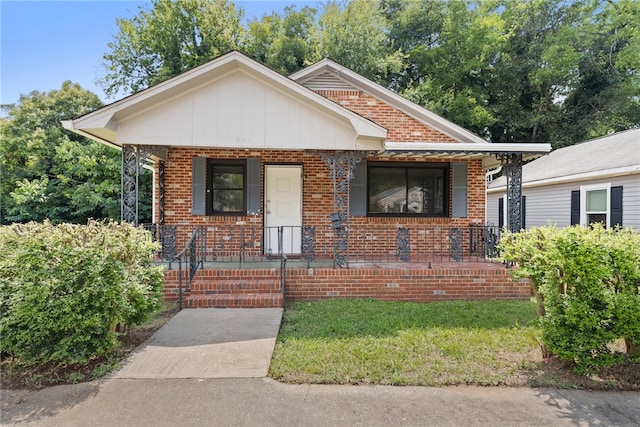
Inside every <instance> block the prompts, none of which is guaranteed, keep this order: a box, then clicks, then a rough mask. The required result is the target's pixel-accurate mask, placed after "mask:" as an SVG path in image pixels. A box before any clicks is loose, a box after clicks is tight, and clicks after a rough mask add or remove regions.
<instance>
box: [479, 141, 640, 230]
mask: <svg viewBox="0 0 640 427" xmlns="http://www.w3.org/2000/svg"><path fill="white" fill-rule="evenodd" d="M505 184H506V178H505V177H500V178H498V179H496V180H494V181H493V182H491V183H490V184H489V185H488V190H487V222H489V223H493V224H497V225H498V226H500V227H502V226H503V225H505V218H506V212H505V204H506V203H505V198H506V195H505V193H506V187H505ZM522 195H523V199H522V206H523V220H524V223H523V228H528V227H538V226H544V225H547V224H549V223H552V224H555V225H557V226H558V227H566V226H569V225H574V224H582V225H587V224H590V223H594V222H601V223H603V224H605V226H606V227H607V228H610V227H614V226H616V225H619V226H622V227H633V228H636V229H639V230H640V129H631V130H627V131H624V132H618V133H615V134H612V135H608V136H605V137H602V138H597V139H593V140H590V141H586V142H582V143H579V144H576V145H572V146H569V147H564V148H560V149H558V150H555V151H553V152H551V154H549V155H547V156H545V157H542V158H539V159H537V160H534V161H532V162H531V163H528V164H526V165H524V166H523V168H522Z"/></svg>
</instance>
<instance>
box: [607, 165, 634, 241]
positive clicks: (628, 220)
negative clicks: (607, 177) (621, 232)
mask: <svg viewBox="0 0 640 427" xmlns="http://www.w3.org/2000/svg"><path fill="white" fill-rule="evenodd" d="M614 182H615V184H614ZM611 184H612V185H622V186H623V189H622V226H623V227H633V228H635V229H637V230H640V174H638V175H629V176H625V177H620V178H617V179H615V180H614V181H612V183H611Z"/></svg>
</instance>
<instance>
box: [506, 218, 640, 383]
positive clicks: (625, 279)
mask: <svg viewBox="0 0 640 427" xmlns="http://www.w3.org/2000/svg"><path fill="white" fill-rule="evenodd" d="M500 248H501V251H502V256H503V258H504V259H505V260H510V261H515V262H516V263H517V267H516V268H515V270H514V272H513V275H514V276H515V277H517V278H524V277H528V278H530V279H531V280H532V282H533V292H534V294H535V295H536V297H537V298H538V301H539V305H540V306H541V308H542V309H541V310H539V314H540V315H541V324H542V327H543V333H542V340H543V342H544V344H545V345H546V347H547V349H548V350H550V351H551V352H552V353H554V354H556V355H558V356H560V357H562V358H563V359H566V360H569V361H571V362H573V363H574V366H575V369H576V371H578V372H589V371H593V370H594V369H598V368H602V367H607V366H611V365H614V364H616V363H617V361H619V360H621V358H620V357H619V354H616V353H615V352H613V351H612V350H611V344H612V343H613V342H614V341H616V340H618V339H620V338H623V339H624V340H625V342H626V347H627V352H628V353H634V354H635V353H637V352H638V348H639V347H638V344H640V234H638V233H637V232H635V231H634V230H632V229H625V230H621V229H617V230H606V229H604V227H603V226H602V225H600V224H596V225H594V226H592V227H580V226H574V227H567V228H563V229H557V228H555V227H553V226H547V227H540V228H533V229H531V230H527V231H521V232H520V233H514V234H512V233H507V234H506V235H505V236H503V238H502V240H501V243H500Z"/></svg>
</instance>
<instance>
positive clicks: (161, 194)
mask: <svg viewBox="0 0 640 427" xmlns="http://www.w3.org/2000/svg"><path fill="white" fill-rule="evenodd" d="M164 168H165V162H164V160H160V161H159V162H158V224H160V225H164V207H165V169H164Z"/></svg>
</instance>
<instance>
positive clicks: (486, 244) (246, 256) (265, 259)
mask: <svg viewBox="0 0 640 427" xmlns="http://www.w3.org/2000/svg"><path fill="white" fill-rule="evenodd" d="M149 228H150V229H151V230H152V231H153V233H154V238H155V239H156V240H157V241H158V242H160V243H161V246H162V249H161V251H160V252H159V253H158V258H159V259H160V260H162V261H163V262H165V263H167V264H168V266H169V268H172V264H173V263H175V262H176V260H177V259H178V254H177V253H176V248H177V247H186V246H185V245H186V244H187V242H189V241H190V240H189V239H190V237H191V236H192V233H193V232H194V231H198V233H197V234H198V236H199V237H198V238H197V239H195V240H194V241H193V242H191V243H190V244H191V245H192V249H191V250H190V253H193V254H195V256H196V258H197V259H198V260H199V262H201V263H202V264H203V265H204V264H207V265H210V266H212V267H215V266H218V267H234V268H245V267H252V266H255V265H256V264H258V263H268V264H270V265H273V267H277V266H279V265H280V266H282V267H283V268H282V273H283V274H286V272H285V271H284V270H285V267H286V263H287V261H288V262H290V263H297V264H302V265H305V266H306V267H313V266H316V267H320V266H332V265H333V266H334V267H336V263H335V262H334V260H335V258H336V256H340V257H344V260H345V261H346V262H345V263H343V264H340V265H337V266H339V267H345V266H346V267H348V266H349V265H351V264H354V263H375V262H377V263H381V262H406V263H423V264H431V263H442V262H486V261H493V260H495V259H496V258H497V256H498V249H497V244H498V242H499V240H500V235H501V229H500V228H499V227H496V226H491V225H471V226H462V227H456V226H449V225H426V226H422V225H419V226H413V225H408V226H400V225H373V226H372V225H355V226H354V225H348V226H345V227H344V228H343V229H341V230H340V233H337V232H336V229H335V227H333V226H331V225H327V226H314V227H311V226H301V227H300V226H280V227H258V226H252V225H244V224H242V225H240V224H239V225H235V224H234V225H216V226H199V227H194V226H188V225H172V226H167V225H165V226H159V225H153V226H149ZM183 252H184V249H183ZM181 253H182V252H181Z"/></svg>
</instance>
